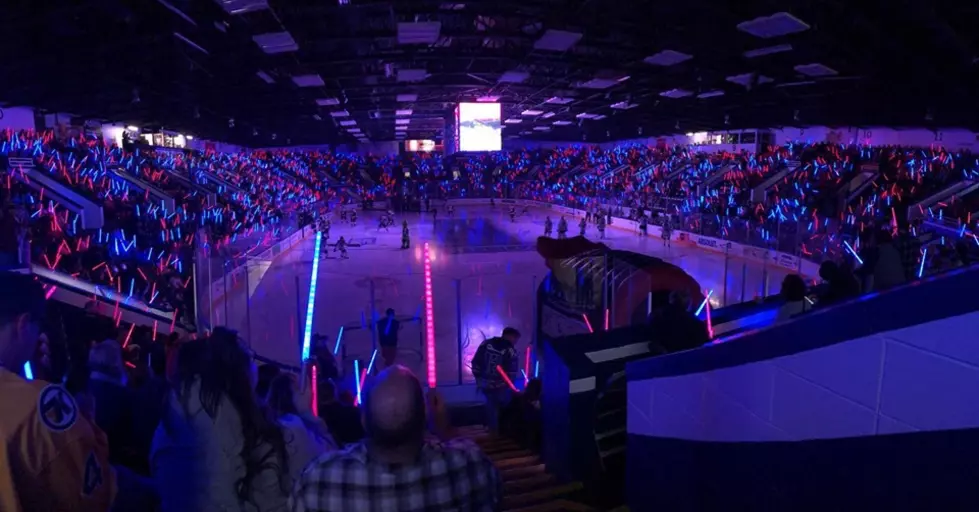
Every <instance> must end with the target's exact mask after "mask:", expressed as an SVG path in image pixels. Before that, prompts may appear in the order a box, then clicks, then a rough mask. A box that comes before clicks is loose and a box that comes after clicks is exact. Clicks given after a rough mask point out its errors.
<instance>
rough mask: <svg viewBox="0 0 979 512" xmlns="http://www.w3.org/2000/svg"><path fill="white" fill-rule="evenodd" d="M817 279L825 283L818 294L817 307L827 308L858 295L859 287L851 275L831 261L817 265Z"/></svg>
mask: <svg viewBox="0 0 979 512" xmlns="http://www.w3.org/2000/svg"><path fill="white" fill-rule="evenodd" d="M819 277H820V278H821V279H822V280H823V281H825V282H826V285H825V288H824V289H823V291H822V293H820V294H819V306H820V307H823V306H828V305H831V304H836V303H839V302H843V301H845V300H849V299H852V298H853V297H856V296H857V295H860V285H859V284H858V283H857V280H856V278H854V277H853V275H852V274H850V273H849V272H847V271H845V270H843V269H842V268H840V266H839V265H837V264H836V263H834V262H832V261H824V262H823V263H822V264H820V265H819Z"/></svg>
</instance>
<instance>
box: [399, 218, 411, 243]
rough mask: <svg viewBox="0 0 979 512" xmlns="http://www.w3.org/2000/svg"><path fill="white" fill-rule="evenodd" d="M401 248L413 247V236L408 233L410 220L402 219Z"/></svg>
mask: <svg viewBox="0 0 979 512" xmlns="http://www.w3.org/2000/svg"><path fill="white" fill-rule="evenodd" d="M401 248H402V249H409V248H411V237H410V235H408V221H406V220H405V221H401Z"/></svg>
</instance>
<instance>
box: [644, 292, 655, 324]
mask: <svg viewBox="0 0 979 512" xmlns="http://www.w3.org/2000/svg"><path fill="white" fill-rule="evenodd" d="M651 316H653V292H649V295H647V296H646V317H647V318H648V317H651Z"/></svg>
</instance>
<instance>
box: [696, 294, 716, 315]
mask: <svg viewBox="0 0 979 512" xmlns="http://www.w3.org/2000/svg"><path fill="white" fill-rule="evenodd" d="M713 294H714V290H708V291H707V296H706V297H704V301H703V302H701V303H700V307H699V308H697V312H696V313H694V314H693V315H694V316H700V312H701V311H703V310H704V307H705V306H707V301H709V300H710V296H711V295H713Z"/></svg>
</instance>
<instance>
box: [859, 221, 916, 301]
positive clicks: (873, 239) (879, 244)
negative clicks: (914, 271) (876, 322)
mask: <svg viewBox="0 0 979 512" xmlns="http://www.w3.org/2000/svg"><path fill="white" fill-rule="evenodd" d="M867 242H868V243H867V244H865V245H864V247H863V249H862V250H861V251H860V259H862V260H863V265H862V266H861V267H860V268H858V269H857V271H856V274H857V276H859V277H860V279H861V284H862V285H863V286H862V288H863V291H864V292H870V291H880V290H886V289H888V288H893V287H895V286H897V285H900V284H904V282H905V269H904V264H903V263H902V257H901V252H900V251H899V250H898V249H897V247H896V246H895V245H894V240H893V238H892V237H891V233H890V232H889V231H883V230H881V231H877V232H875V233H872V234H871V235H870V236H868V237H867Z"/></svg>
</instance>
